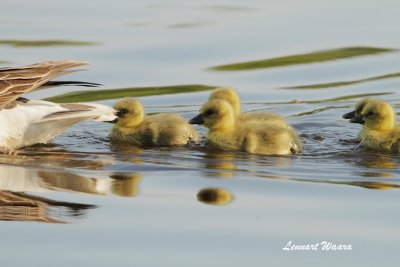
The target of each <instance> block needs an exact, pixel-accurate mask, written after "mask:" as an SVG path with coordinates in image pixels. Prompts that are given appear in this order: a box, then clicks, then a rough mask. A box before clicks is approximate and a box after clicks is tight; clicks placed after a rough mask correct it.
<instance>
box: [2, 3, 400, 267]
mask: <svg viewBox="0 0 400 267" xmlns="http://www.w3.org/2000/svg"><path fill="white" fill-rule="evenodd" d="M22 7H23V8H22ZM399 9H400V4H399V3H398V1H389V0H388V1H369V2H365V1H357V0H352V1H335V2H331V1H256V0H251V1H218V2H215V1H201V2H198V1H185V3H183V2H181V1H168V2H166V1H123V0H119V1H112V2H109V1H96V3H95V2H93V3H91V2H82V1H75V0H72V1H67V2H55V1H35V2H32V1H5V2H3V3H2V9H1V10H0V14H1V16H0V18H1V19H0V32H1V34H0V39H2V40H6V39H7V40H9V39H16V40H48V39H51V40H73V41H89V42H96V43H97V45H89V46H43V47H29V46H28V47H25V46H23V47H12V46H10V45H1V46H0V49H1V51H2V53H1V55H0V61H8V63H2V66H5V65H26V64H31V63H34V62H39V61H44V60H50V59H79V60H87V61H89V62H90V63H91V68H90V71H88V72H81V73H75V74H71V75H69V78H70V79H71V80H84V81H93V82H99V83H102V84H104V85H105V86H104V87H105V88H109V89H112V88H120V87H139V86H167V85H178V84H206V85H215V86H232V87H234V88H235V89H237V91H238V92H239V94H240V96H241V99H242V102H243V110H245V111H253V110H260V111H275V112H278V113H280V114H283V115H285V116H287V118H288V120H289V121H290V122H291V123H292V125H293V126H294V127H295V128H296V129H297V130H298V132H299V134H300V135H301V138H302V140H303V142H304V146H305V151H304V153H303V154H302V155H296V156H280V157H278V156H258V155H248V154H246V153H231V152H226V151H218V150H215V149H211V148H207V147H205V146H204V145H190V146H188V147H183V148H173V149H172V148H160V149H158V148H154V149H140V148H135V147H129V146H128V147H127V146H125V147H120V146H118V145H115V144H110V142H109V141H108V139H107V134H108V131H109V127H110V125H108V124H98V123H94V122H87V123H82V124H79V125H76V126H75V127H72V128H71V129H69V130H67V131H66V132H64V133H63V134H62V135H60V136H58V137H57V138H56V139H55V140H54V142H53V143H52V144H49V145H46V146H36V147H32V148H27V149H25V150H22V151H21V152H20V153H19V155H17V156H15V157H7V156H1V157H0V162H1V164H0V173H1V176H0V188H1V190H2V191H1V192H0V199H10V198H13V199H14V203H19V204H18V205H16V204H15V205H14V206H2V207H0V219H1V220H4V221H3V222H2V223H1V225H2V227H1V230H0V233H1V237H2V242H1V245H0V251H1V252H0V255H1V257H0V265H1V266H27V265H30V266H72V265H77V266H84V265H91V266H110V265H111V264H113V265H117V266H132V265H138V266H160V265H161V264H162V265H164V266H188V265H191V266H202V265H206V264H207V265H209V266H221V265H222V266H225V265H231V266H242V265H245V264H246V265H249V264H250V265H252V266H265V265H272V266H276V265H279V266H294V265H305V264H307V265H316V263H317V262H318V263H319V265H321V263H322V264H324V265H328V266H329V265H338V264H340V265H343V264H344V263H345V265H349V266H377V265H379V266H390V265H392V266H398V264H399V261H398V257H397V246H398V244H399V242H398V240H399V237H400V231H399V230H400V229H399V227H398V223H397V222H398V220H399V219H400V215H399V212H398V208H399V207H398V204H397V203H399V202H398V200H399V192H398V188H399V186H400V173H399V167H398V166H399V164H400V159H399V157H398V156H395V155H390V154H385V153H378V152H373V151H366V150H364V149H363V148H361V147H359V146H358V141H357V133H358V131H359V129H360V127H359V125H354V124H349V123H348V122H347V121H346V120H344V119H342V118H341V115H342V114H343V113H345V112H348V111H350V110H351V108H352V107H354V105H355V103H356V102H357V101H358V100H359V99H360V97H361V96H357V95H365V94H375V93H378V94H382V95H381V96H380V98H382V99H385V100H389V101H390V102H391V103H392V104H394V105H395V106H396V107H397V108H398V107H399V105H400V97H399V96H400V94H399V90H398V88H399V86H400V79H398V78H391V79H382V80H376V81H367V82H363V83H356V84H352V85H346V86H341V87H332V88H322V89H312V90H311V89H309V90H306V89H304V90H295V89H284V88H285V87H290V86H300V85H310V84H321V83H330V82H342V81H352V80H360V79H365V78H370V77H375V76H381V75H386V74H390V73H395V72H398V71H399V69H400V54H399V53H398V52H397V51H395V52H392V53H384V54H378V55H371V56H365V57H356V58H349V59H343V60H336V61H329V62H323V63H314V64H305V65H295V66H289V67H281V68H272V69H260V70H252V71H238V72H215V71H210V70H208V68H209V67H212V66H216V65H221V64H228V63H235V62H241V61H249V60H257V59H265V58H272V57H279V56H286V55H292V54H301V53H307V52H312V51H316V50H324V49H330V48H340V47H351V46H371V47H384V48H395V49H397V48H399V47H400V34H399V33H400V32H399V29H398V26H397V25H398V24H399V22H400V19H399V16H398V14H399ZM72 90H81V88H71V87H63V88H56V89H53V90H46V91H40V92H37V93H34V94H31V95H29V97H32V98H42V97H47V96H52V95H58V94H61V93H64V92H67V91H72ZM208 95H209V92H199V93H190V94H189V93H187V94H175V95H160V96H150V97H142V98H140V100H141V101H142V102H143V104H144V105H145V107H146V111H147V112H149V113H156V112H177V113H180V114H181V115H182V116H184V117H185V118H186V119H190V118H191V117H193V116H194V115H196V114H197V111H198V109H199V107H200V105H201V104H202V103H204V102H205V101H206V99H207V98H208ZM293 100H298V101H293ZM100 102H101V103H105V104H108V105H113V104H114V102H115V100H105V101H100ZM197 129H198V131H199V132H200V134H202V135H204V134H205V129H204V128H201V127H198V128H197ZM215 188H219V189H221V190H224V191H223V192H224V193H225V195H224V196H225V197H222V198H220V199H219V200H214V201H213V200H212V198H211V199H210V198H206V199H204V198H202V194H199V192H200V191H201V190H203V189H211V190H210V191H211V192H213V190H212V189H215ZM214 192H215V190H214ZM217 192H220V191H217ZM289 241H292V243H294V244H315V243H317V242H322V241H329V242H333V243H335V244H351V245H352V248H353V250H352V251H322V250H319V251H314V252H310V251H306V252H298V251H297V252H296V251H291V252H288V251H284V250H282V248H283V247H284V246H285V245H286V244H287V243H288V242H289Z"/></svg>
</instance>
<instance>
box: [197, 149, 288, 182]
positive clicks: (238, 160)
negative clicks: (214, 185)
mask: <svg viewBox="0 0 400 267" xmlns="http://www.w3.org/2000/svg"><path fill="white" fill-rule="evenodd" d="M203 162H204V168H203V169H204V173H205V175H207V176H211V177H218V178H232V177H234V176H236V175H238V174H240V173H241V172H250V173H253V174H254V175H255V174H256V173H258V174H260V173H264V174H265V168H264V167H274V168H290V167H291V166H292V159H291V158H290V157H283V156H276V157H265V156H262V155H261V156H260V155H252V154H247V153H243V152H232V151H224V150H210V151H207V152H206V153H205V155H204V157H203ZM267 176H268V177H270V178H271V177H276V178H279V177H280V176H278V175H276V174H275V173H273V172H268V173H267Z"/></svg>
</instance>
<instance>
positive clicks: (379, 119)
mask: <svg viewBox="0 0 400 267" xmlns="http://www.w3.org/2000/svg"><path fill="white" fill-rule="evenodd" d="M350 122H353V123H361V124H364V126H365V127H367V128H369V129H371V130H375V131H390V130H392V129H393V128H394V126H395V123H396V115H395V113H394V110H393V108H392V106H391V105H390V104H389V103H387V102H384V101H373V102H370V103H368V104H367V105H365V107H364V108H363V110H362V111H361V114H360V115H359V116H356V117H354V118H353V119H351V120H350Z"/></svg>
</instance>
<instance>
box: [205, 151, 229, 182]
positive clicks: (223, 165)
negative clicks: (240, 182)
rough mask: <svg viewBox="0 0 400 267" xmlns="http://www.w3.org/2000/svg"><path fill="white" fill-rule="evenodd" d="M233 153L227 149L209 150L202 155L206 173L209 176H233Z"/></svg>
mask: <svg viewBox="0 0 400 267" xmlns="http://www.w3.org/2000/svg"><path fill="white" fill-rule="evenodd" d="M234 160H235V154H234V153H232V152H229V151H209V152H207V153H206V155H205V157H204V165H205V170H206V174H207V175H208V176H211V177H218V178H232V177H233V176H235V170H236V165H235V163H234V162H233V161H234Z"/></svg>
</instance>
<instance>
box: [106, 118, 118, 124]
mask: <svg viewBox="0 0 400 267" xmlns="http://www.w3.org/2000/svg"><path fill="white" fill-rule="evenodd" d="M107 122H108V123H117V122H118V118H115V119H114V120H112V121H107Z"/></svg>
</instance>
